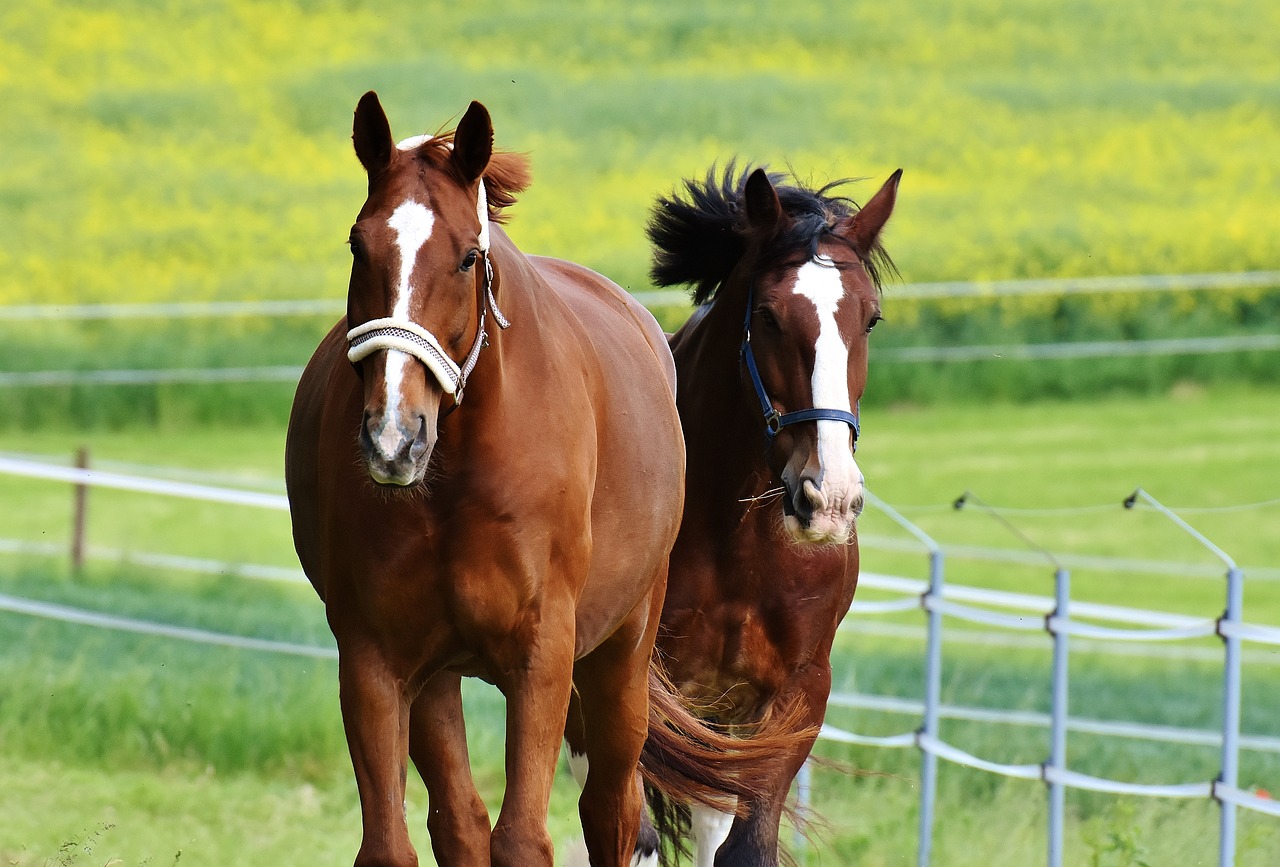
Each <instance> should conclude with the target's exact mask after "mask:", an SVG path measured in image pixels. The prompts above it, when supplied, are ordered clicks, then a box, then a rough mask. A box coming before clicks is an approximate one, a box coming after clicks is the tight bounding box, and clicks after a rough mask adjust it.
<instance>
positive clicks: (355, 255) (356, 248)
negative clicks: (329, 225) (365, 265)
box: [347, 233, 365, 262]
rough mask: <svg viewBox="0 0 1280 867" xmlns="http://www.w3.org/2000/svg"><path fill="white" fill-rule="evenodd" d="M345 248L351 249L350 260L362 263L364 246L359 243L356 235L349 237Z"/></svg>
mask: <svg viewBox="0 0 1280 867" xmlns="http://www.w3.org/2000/svg"><path fill="white" fill-rule="evenodd" d="M347 246H348V247H350V248H351V258H352V259H355V260H356V261H357V262H363V261H364V258H365V256H364V244H362V243H361V242H360V238H359V236H358V235H356V234H354V233H352V235H351V237H349V238H347Z"/></svg>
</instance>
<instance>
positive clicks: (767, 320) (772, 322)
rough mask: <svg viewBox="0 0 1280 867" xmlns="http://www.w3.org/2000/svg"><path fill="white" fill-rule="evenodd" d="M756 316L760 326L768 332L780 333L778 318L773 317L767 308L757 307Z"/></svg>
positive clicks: (780, 327)
mask: <svg viewBox="0 0 1280 867" xmlns="http://www.w3.org/2000/svg"><path fill="white" fill-rule="evenodd" d="M756 315H757V316H759V317H760V324H761V325H763V326H764V327H765V328H767V329H768V330H770V331H775V332H776V331H781V330H782V326H781V325H779V324H778V317H776V316H774V315H773V311H772V310H770V309H769V308H768V307H757V308H756Z"/></svg>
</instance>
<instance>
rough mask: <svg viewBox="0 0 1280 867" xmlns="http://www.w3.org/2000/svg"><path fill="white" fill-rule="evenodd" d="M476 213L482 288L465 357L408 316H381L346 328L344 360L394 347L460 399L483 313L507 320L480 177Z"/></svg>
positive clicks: (480, 338)
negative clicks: (457, 357) (497, 290)
mask: <svg viewBox="0 0 1280 867" xmlns="http://www.w3.org/2000/svg"><path fill="white" fill-rule="evenodd" d="M476 216H477V217H478V218H479V219H480V238H479V243H478V246H479V249H480V258H481V259H482V260H483V262H484V289H483V291H482V293H481V301H480V310H479V311H478V314H477V319H478V324H477V326H476V339H475V342H474V343H473V344H472V345H471V351H470V352H469V353H467V357H466V359H464V360H463V362H462V364H461V365H458V363H457V362H455V361H454V360H453V359H452V358H450V357H449V354H448V353H447V352H445V351H444V347H443V346H441V345H440V341H439V340H437V339H436V336H435V335H434V334H432V333H431V332H430V331H428V330H427V329H425V328H423V327H422V326H421V325H419V324H418V323H416V322H414V321H413V320H411V319H407V318H406V319H398V318H395V317H384V318H382V319H372V320H370V321H368V322H366V323H364V324H363V325H357V326H356V327H355V328H352V329H351V330H350V331H348V332H347V342H348V343H349V344H350V346H349V348H348V349H347V360H348V361H350V362H351V363H352V364H356V363H357V362H360V361H362V360H363V359H365V358H368V357H369V356H370V355H372V354H373V353H375V352H377V351H378V350H381V349H398V350H400V351H401V352H407V353H408V354H409V355H412V356H413V357H414V358H416V359H418V360H419V361H421V362H422V363H423V365H425V366H426V368H427V370H429V371H431V374H432V375H433V376H434V377H435V378H436V379H437V380H438V381H439V383H440V388H441V389H443V390H444V392H445V393H446V394H451V395H453V399H454V406H457V405H458V404H459V403H462V391H463V388H464V387H465V386H466V384H467V377H469V376H470V375H471V371H472V370H474V369H475V366H476V362H477V361H478V360H479V359H480V350H481V349H483V348H484V347H485V345H486V343H487V340H486V335H485V330H484V319H485V314H486V313H487V312H489V311H492V312H493V318H494V321H495V322H497V323H498V327H499V328H508V327H510V325H511V323H510V322H508V321H507V318H506V317H505V316H503V315H502V311H501V310H499V309H498V303H497V300H496V299H495V298H494V297H493V263H492V262H491V261H490V260H489V201H488V197H487V195H486V194H485V189H484V181H483V180H481V181H480V192H479V194H478V196H477V197H476Z"/></svg>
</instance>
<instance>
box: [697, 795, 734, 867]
mask: <svg viewBox="0 0 1280 867" xmlns="http://www.w3.org/2000/svg"><path fill="white" fill-rule="evenodd" d="M692 812H693V821H692V823H691V825H692V827H691V828H690V830H691V831H692V832H693V843H694V846H695V847H696V851H695V852H694V853H693V863H694V867H714V865H715V862H716V852H717V851H718V850H719V849H720V846H721V845H722V844H723V843H724V841H725V840H727V839H728V838H729V829H730V828H731V827H733V814H732V813H721V812H720V811H719V810H713V809H711V808H710V807H703V806H699V805H697V804H695V805H694V806H693V810H692Z"/></svg>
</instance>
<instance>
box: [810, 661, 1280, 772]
mask: <svg viewBox="0 0 1280 867" xmlns="http://www.w3.org/2000/svg"><path fill="white" fill-rule="evenodd" d="M1218 655H1219V656H1221V655H1222V654H1221V653H1219V654H1218ZM827 704H828V705H829V706H831V707H844V708H850V709H852V710H870V711H876V712H878V713H892V714H902V715H904V716H920V715H921V714H923V713H924V702H922V701H920V700H919V699H909V698H898V697H896V696H885V695H866V694H863V693H851V692H833V693H832V694H831V697H830V698H829V699H828V701H827ZM938 716H939V717H941V718H942V719H953V720H959V721H962V722H979V723H991V724H995V725H1007V726H1017V727H1020V728H1041V729H1047V728H1048V727H1049V724H1050V717H1049V714H1047V713H1040V712H1038V711H1029V710H1001V709H998V708H985V707H961V706H958V705H950V704H942V705H939V706H938ZM1067 730H1068V731H1072V732H1077V733H1079V734H1086V735H1098V736H1101V737H1113V738H1125V739H1126V740H1140V741H1159V742H1162V743H1169V744H1184V745H1186V746H1199V747H1215V748H1216V747H1221V746H1222V732H1221V731H1213V730H1211V729H1185V728H1179V727H1177V726H1165V725H1154V724H1151V723H1135V722H1121V721H1118V720H1098V719H1088V718H1085V717H1071V718H1070V719H1069V720H1068V721H1067ZM1240 746H1241V747H1242V748H1244V749H1246V750H1251V751H1253V752H1259V753H1275V754H1280V737H1270V736H1267V735H1247V734H1246V735H1241V736H1240Z"/></svg>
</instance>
